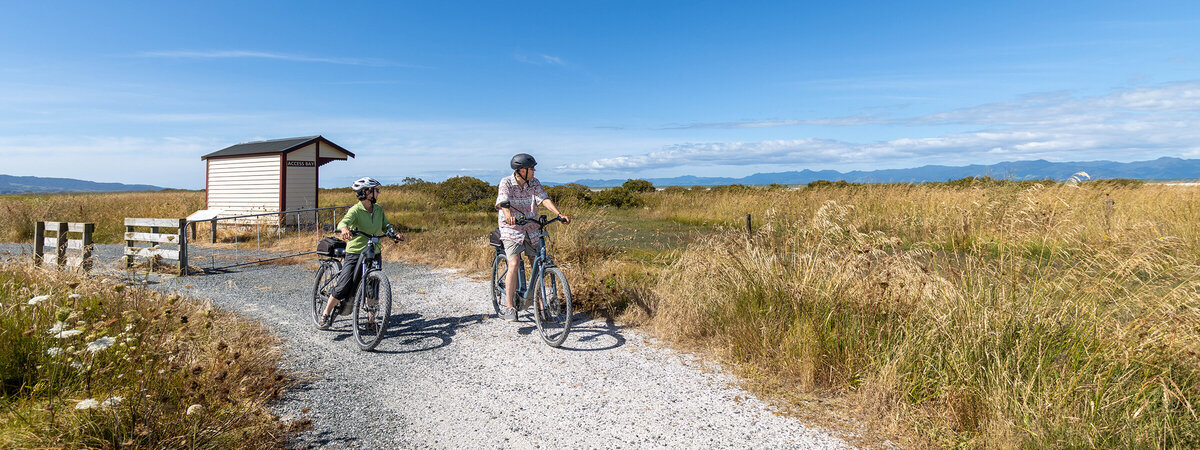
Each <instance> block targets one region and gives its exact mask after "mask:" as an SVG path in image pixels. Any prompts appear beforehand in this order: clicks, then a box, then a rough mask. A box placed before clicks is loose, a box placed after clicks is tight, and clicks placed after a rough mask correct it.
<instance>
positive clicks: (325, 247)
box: [317, 237, 346, 256]
mask: <svg viewBox="0 0 1200 450" xmlns="http://www.w3.org/2000/svg"><path fill="white" fill-rule="evenodd" d="M339 248H340V249H345V248H346V241H343V240H341V239H338V238H335V237H327V238H324V239H321V242H318V243H317V253H320V254H322V255H325V256H337V255H335V254H334V251H335V250H337V249H339Z"/></svg>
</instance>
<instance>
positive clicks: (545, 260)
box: [501, 216, 558, 310]
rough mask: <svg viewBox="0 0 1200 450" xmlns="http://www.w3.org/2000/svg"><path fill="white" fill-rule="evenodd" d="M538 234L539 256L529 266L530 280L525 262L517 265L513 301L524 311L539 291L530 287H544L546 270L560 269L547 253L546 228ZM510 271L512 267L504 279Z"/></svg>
mask: <svg viewBox="0 0 1200 450" xmlns="http://www.w3.org/2000/svg"><path fill="white" fill-rule="evenodd" d="M542 219H543V220H544V219H545V216H542ZM538 233H539V234H538V237H539V238H540V239H538V250H537V256H535V257H534V258H533V262H531V263H530V265H529V279H528V280H526V279H525V264H524V262H520V263H519V264H517V291H516V292H515V293H514V294H513V300H514V302H516V301H517V300H519V301H520V305H517V306H518V308H517V309H518V310H524V309H525V308H528V307H529V306H531V305H533V300H534V298H535V296H536V294H537V291H536V290H533V289H529V286H541V285H542V277H543V276H544V274H545V273H546V269H548V268H551V267H558V266H556V265H555V264H554V261H553V260H552V259H551V258H550V257H549V255H548V254H547V253H546V238H547V237H549V236H550V234H549V233H547V232H546V230H545V229H544V228H539V229H538ZM519 259H524V258H519ZM509 270H512V268H511V267H510V268H508V269H505V271H504V274H502V275H501V276H502V277H503V276H506V275H507V274H508V271H509ZM507 289H508V287H507V286H505V290H507ZM543 297H544V295H543Z"/></svg>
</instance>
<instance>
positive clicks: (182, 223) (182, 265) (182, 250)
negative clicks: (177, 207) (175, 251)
mask: <svg viewBox="0 0 1200 450" xmlns="http://www.w3.org/2000/svg"><path fill="white" fill-rule="evenodd" d="M175 242H177V243H178V244H179V274H180V275H183V276H186V275H187V266H188V257H187V219H179V238H178V239H176V240H175Z"/></svg>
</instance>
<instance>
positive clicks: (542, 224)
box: [517, 216, 567, 228]
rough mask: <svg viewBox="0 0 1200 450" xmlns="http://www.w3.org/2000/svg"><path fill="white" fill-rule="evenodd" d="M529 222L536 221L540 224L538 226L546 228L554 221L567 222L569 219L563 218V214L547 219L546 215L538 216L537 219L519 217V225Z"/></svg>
mask: <svg viewBox="0 0 1200 450" xmlns="http://www.w3.org/2000/svg"><path fill="white" fill-rule="evenodd" d="M529 222H533V223H536V224H538V227H541V228H545V227H546V225H550V224H552V223H554V222H562V223H567V220H566V219H563V218H562V216H558V217H555V218H553V219H549V220H546V216H541V217H538V218H537V219H526V218H524V217H518V218H517V225H525V224H526V223H529Z"/></svg>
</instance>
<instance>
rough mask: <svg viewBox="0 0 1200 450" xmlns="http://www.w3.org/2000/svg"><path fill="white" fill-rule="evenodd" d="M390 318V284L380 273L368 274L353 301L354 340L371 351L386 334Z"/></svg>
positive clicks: (359, 346) (359, 345) (364, 349)
mask: <svg viewBox="0 0 1200 450" xmlns="http://www.w3.org/2000/svg"><path fill="white" fill-rule="evenodd" d="M391 316H392V283H391V282H390V281H388V279H387V277H385V276H384V275H383V272H381V271H375V272H371V273H368V274H367V276H366V277H364V278H363V280H362V285H361V286H359V289H358V295H357V298H356V299H355V301H354V340H355V341H357V342H358V348H359V349H360V350H363V351H371V350H373V349H375V346H376V345H379V341H381V340H383V335H384V334H386V333H387V327H388V321H389V320H391Z"/></svg>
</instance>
